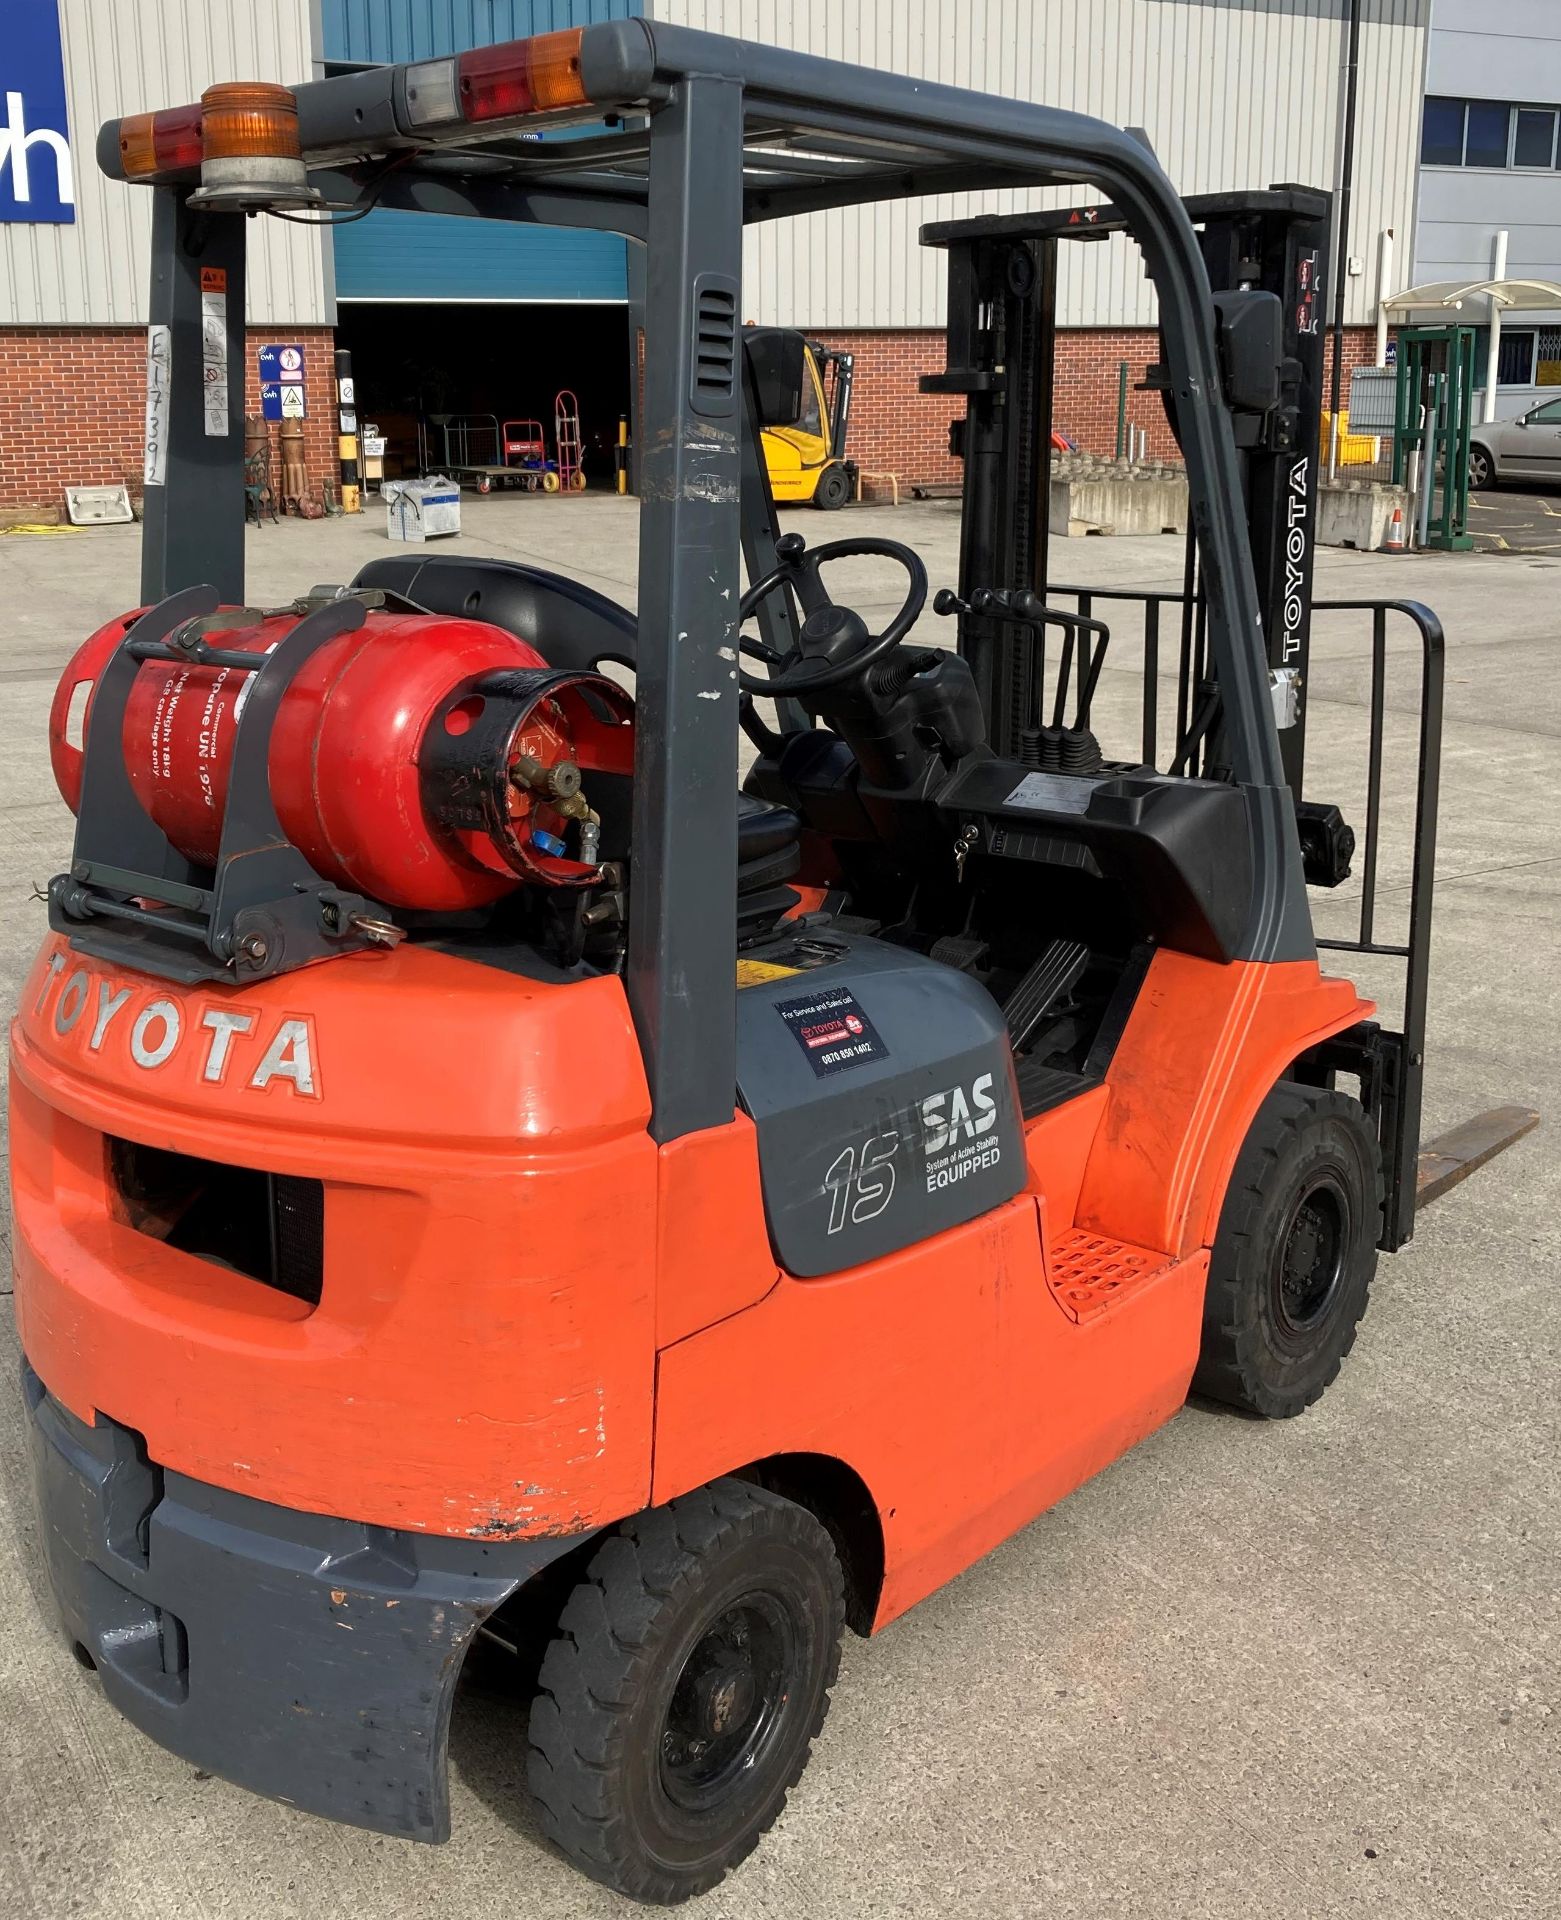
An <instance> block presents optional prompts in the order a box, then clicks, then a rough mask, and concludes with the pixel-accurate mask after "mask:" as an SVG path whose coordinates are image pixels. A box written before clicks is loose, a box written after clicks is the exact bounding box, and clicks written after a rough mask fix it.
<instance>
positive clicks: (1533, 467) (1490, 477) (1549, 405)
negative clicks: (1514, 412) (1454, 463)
mask: <svg viewBox="0 0 1561 1920" xmlns="http://www.w3.org/2000/svg"><path fill="white" fill-rule="evenodd" d="M1532 480H1561V400H1541V401H1540V403H1539V405H1538V406H1537V407H1530V408H1529V410H1528V412H1527V413H1523V414H1519V415H1518V417H1517V419H1516V420H1492V421H1490V422H1488V423H1487V424H1486V425H1484V426H1479V427H1476V428H1475V430H1474V433H1473V435H1472V436H1471V438H1470V442H1469V485H1470V486H1471V487H1495V486H1500V485H1502V484H1503V482H1505V483H1507V484H1508V485H1513V484H1516V485H1520V486H1521V485H1523V484H1525V483H1526V482H1528V481H1532Z"/></svg>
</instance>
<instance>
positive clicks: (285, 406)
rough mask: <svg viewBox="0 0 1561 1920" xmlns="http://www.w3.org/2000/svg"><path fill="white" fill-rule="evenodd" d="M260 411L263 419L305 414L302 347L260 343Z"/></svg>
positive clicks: (295, 417) (300, 416) (306, 410)
mask: <svg viewBox="0 0 1561 1920" xmlns="http://www.w3.org/2000/svg"><path fill="white" fill-rule="evenodd" d="M259 360H260V412H261V416H262V418H264V419H266V420H302V419H305V418H306V417H307V415H308V405H307V403H306V401H305V399H304V350H303V348H302V347H297V346H281V347H262V348H261V349H260V354H259Z"/></svg>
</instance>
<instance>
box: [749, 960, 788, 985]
mask: <svg viewBox="0 0 1561 1920" xmlns="http://www.w3.org/2000/svg"><path fill="white" fill-rule="evenodd" d="M801 971H802V969H801V967H778V966H776V964H775V962H774V961H773V960H739V961H738V963H737V984H738V986H740V987H762V986H763V985H764V983H765V981H766V980H790V979H792V978H794V977H795V976H796V975H797V974H799V973H801Z"/></svg>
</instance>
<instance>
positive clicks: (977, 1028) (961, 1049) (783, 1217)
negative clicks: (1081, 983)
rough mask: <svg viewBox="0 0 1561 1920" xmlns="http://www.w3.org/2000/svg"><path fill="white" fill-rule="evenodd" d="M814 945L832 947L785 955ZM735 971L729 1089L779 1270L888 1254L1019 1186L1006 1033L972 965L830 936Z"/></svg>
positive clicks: (776, 951) (780, 947)
mask: <svg viewBox="0 0 1561 1920" xmlns="http://www.w3.org/2000/svg"><path fill="white" fill-rule="evenodd" d="M793 949H795V952H793ZM819 951H826V952H831V953H832V954H833V957H832V958H831V959H829V960H828V961H827V962H826V964H824V965H813V964H805V965H802V966H798V965H794V964H792V962H793V960H794V959H798V958H800V959H803V960H805V961H811V960H812V959H813V958H814V956H815V955H816V954H817V953H818V952H819ZM745 977H746V982H747V983H744V982H745ZM738 978H739V983H740V991H739V992H738V995H737V1086H738V1093H739V1095H740V1097H741V1100H742V1104H743V1106H744V1107H745V1108H746V1109H747V1111H748V1112H749V1113H750V1114H751V1115H752V1117H753V1120H754V1124H755V1126H756V1128H757V1131H758V1135H759V1170H760V1177H761V1181H762V1184H763V1189H764V1208H765V1215H766V1218H767V1220H768V1222H769V1230H770V1238H771V1241H772V1242H773V1244H774V1247H775V1252H776V1257H777V1258H778V1259H779V1260H780V1262H781V1264H782V1266H784V1267H785V1268H786V1269H787V1270H788V1271H789V1272H791V1273H794V1274H798V1275H800V1276H802V1277H804V1278H810V1277H815V1276H817V1275H820V1274H826V1273H837V1272H839V1271H840V1270H841V1269H842V1268H845V1267H853V1266H857V1265H859V1264H860V1263H861V1262H863V1261H866V1260H876V1259H878V1258H879V1257H880V1256H881V1255H883V1254H887V1253H895V1252H898V1251H899V1249H900V1248H901V1247H908V1246H911V1245H913V1244H914V1243H916V1242H917V1241H921V1240H925V1239H927V1238H928V1237H929V1236H930V1235H932V1234H935V1233H941V1232H943V1231H944V1230H945V1229H946V1228H948V1227H955V1226H959V1225H961V1224H962V1223H963V1222H964V1221H967V1220H973V1219H975V1218H976V1216H977V1215H978V1214H982V1213H986V1212H988V1211H989V1210H990V1209H991V1208H993V1207H996V1206H1000V1205H1001V1204H1002V1203H1003V1202H1004V1201H1005V1200H1011V1199H1012V1198H1013V1196H1014V1195H1015V1194H1016V1193H1018V1192H1019V1190H1020V1189H1021V1188H1022V1187H1023V1186H1024V1183H1025V1179H1026V1167H1025V1157H1024V1136H1023V1132H1022V1130H1021V1125H1020V1118H1019V1099H1018V1094H1017V1091H1016V1089H1015V1086H1014V1073H1013V1056H1012V1053H1011V1050H1010V1047H1009V1041H1008V1029H1007V1027H1006V1026H1005V1024H1004V1022H1003V1016H1002V1014H1001V1012H1000V1011H999V1010H998V1006H997V1003H996V1001H995V1000H993V998H992V996H991V995H990V994H989V993H988V992H987V991H986V989H985V988H984V987H982V986H980V985H979V984H978V983H977V982H976V981H974V980H972V979H970V978H969V977H968V975H965V974H962V973H956V972H955V971H954V970H953V969H952V968H950V967H945V966H942V965H940V964H939V963H938V962H937V961H935V960H929V959H927V958H925V957H924V956H923V955H921V954H917V953H912V952H909V951H908V950H907V949H905V948H903V947H895V946H890V945H889V944H888V943H887V942H886V941H882V940H873V939H869V938H867V937H865V936H853V935H845V934H838V935H837V934H833V933H831V934H829V935H827V936H825V937H823V938H819V939H814V940H811V941H809V942H807V943H806V945H805V947H802V946H799V945H798V943H797V942H795V941H793V942H790V943H786V942H782V943H779V944H777V945H776V946H775V947H773V948H768V947H767V948H765V949H764V950H763V958H762V959H751V958H750V959H745V960H744V961H742V962H740V963H739V973H738Z"/></svg>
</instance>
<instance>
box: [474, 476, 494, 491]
mask: <svg viewBox="0 0 1561 1920" xmlns="http://www.w3.org/2000/svg"><path fill="white" fill-rule="evenodd" d="M477 491H478V492H479V493H492V491H493V476H492V474H488V473H479V474H478V476H477Z"/></svg>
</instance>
